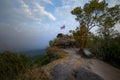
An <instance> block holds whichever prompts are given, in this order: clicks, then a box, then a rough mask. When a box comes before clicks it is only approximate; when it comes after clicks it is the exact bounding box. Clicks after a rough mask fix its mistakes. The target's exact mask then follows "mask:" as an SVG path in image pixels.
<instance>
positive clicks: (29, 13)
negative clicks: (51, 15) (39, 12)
mask: <svg viewBox="0 0 120 80" xmlns="http://www.w3.org/2000/svg"><path fill="white" fill-rule="evenodd" d="M20 3H21V5H22V9H23V12H24V13H25V15H26V16H27V17H29V18H31V19H33V20H36V21H41V19H39V18H38V17H35V16H34V15H33V12H34V11H32V10H31V9H30V7H29V5H27V4H26V3H25V2H24V1H23V0H20Z"/></svg>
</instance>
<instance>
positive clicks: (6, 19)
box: [0, 0, 120, 51]
mask: <svg viewBox="0 0 120 80" xmlns="http://www.w3.org/2000/svg"><path fill="white" fill-rule="evenodd" d="M88 1H89V0H0V50H12V51H13V50H14V51H24V50H31V49H39V48H45V47H47V46H48V42H49V40H52V39H54V38H55V37H56V35H57V34H58V33H65V34H67V33H69V30H74V29H75V28H76V26H79V24H78V22H76V21H75V16H73V15H71V13H70V11H71V10H72V9H73V8H74V7H76V6H83V5H84V4H85V3H86V2H88ZM107 1H108V2H109V3H110V5H109V6H114V5H115V4H120V1H119V0H107ZM62 25H65V26H66V28H65V29H64V30H60V27H61V26H62ZM117 26H119V25H117ZM93 31H94V29H93Z"/></svg>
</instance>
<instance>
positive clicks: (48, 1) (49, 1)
mask: <svg viewBox="0 0 120 80" xmlns="http://www.w3.org/2000/svg"><path fill="white" fill-rule="evenodd" d="M43 1H44V2H46V3H49V4H51V5H53V3H52V1H51V0H43Z"/></svg>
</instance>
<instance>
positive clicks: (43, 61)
mask: <svg viewBox="0 0 120 80" xmlns="http://www.w3.org/2000/svg"><path fill="white" fill-rule="evenodd" d="M49 62H50V61H49V56H48V55H46V54H43V55H40V57H38V58H37V59H36V60H35V64H37V65H38V66H42V65H46V64H48V63H49Z"/></svg>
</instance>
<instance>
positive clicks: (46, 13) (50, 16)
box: [34, 3, 56, 21]
mask: <svg viewBox="0 0 120 80" xmlns="http://www.w3.org/2000/svg"><path fill="white" fill-rule="evenodd" d="M34 4H35V6H36V8H37V9H38V10H39V11H40V13H41V14H43V15H46V16H48V17H49V18H50V19H51V20H54V21H55V20H56V18H55V17H54V16H53V15H52V14H51V13H49V12H47V11H45V9H44V7H43V6H41V5H40V4H38V3H34Z"/></svg>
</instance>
